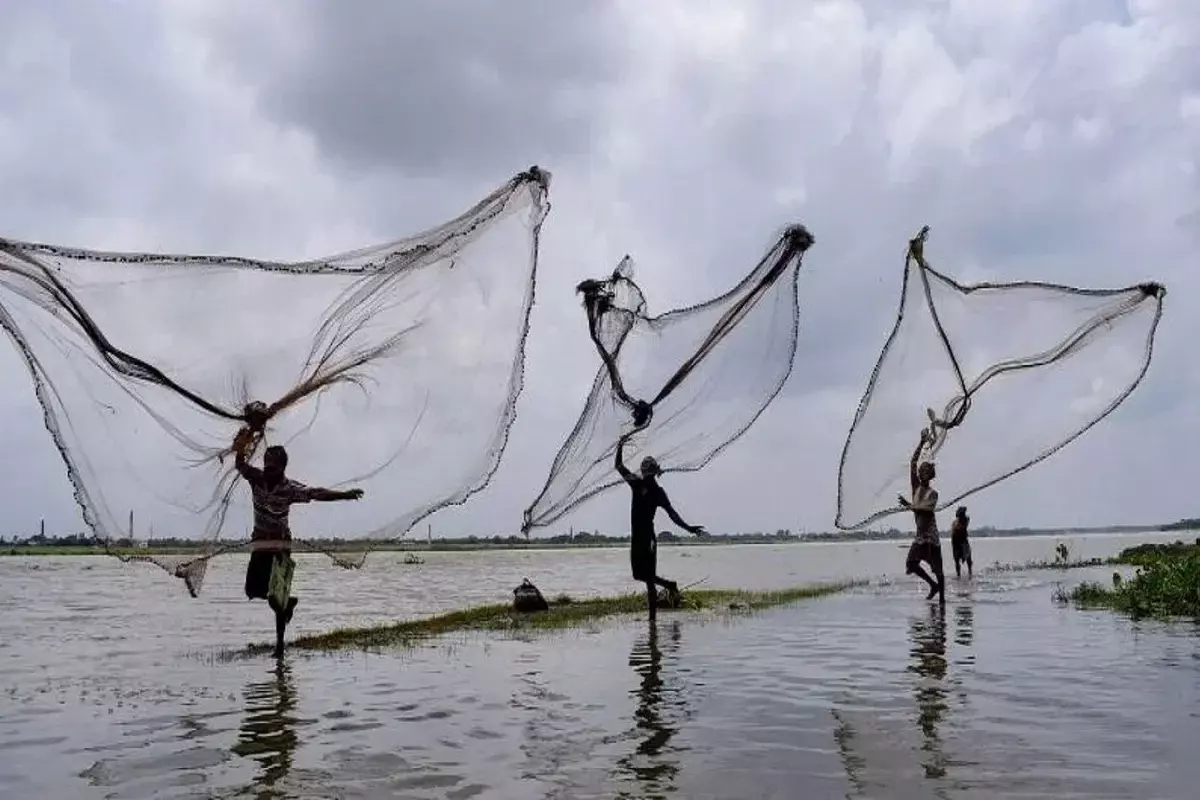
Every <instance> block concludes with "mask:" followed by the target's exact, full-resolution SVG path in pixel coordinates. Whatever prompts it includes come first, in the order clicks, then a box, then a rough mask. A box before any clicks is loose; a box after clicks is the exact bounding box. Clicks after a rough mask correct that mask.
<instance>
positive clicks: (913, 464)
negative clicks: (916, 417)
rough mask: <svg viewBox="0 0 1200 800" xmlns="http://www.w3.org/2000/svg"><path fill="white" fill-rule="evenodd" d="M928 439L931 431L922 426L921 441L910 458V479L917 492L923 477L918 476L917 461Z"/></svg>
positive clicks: (913, 488) (914, 490)
mask: <svg viewBox="0 0 1200 800" xmlns="http://www.w3.org/2000/svg"><path fill="white" fill-rule="evenodd" d="M928 441H929V433H928V431H926V430H925V429H924V428H922V429H921V441H919V442H917V449H915V450H913V453H912V458H910V459H909V460H908V480H909V483H911V484H912V490H913V492H916V491H917V487H918V486H920V485H921V479H920V477H918V476H917V462H918V461H919V460H920V459H921V451H922V450H923V449H925V443H926V442H928Z"/></svg>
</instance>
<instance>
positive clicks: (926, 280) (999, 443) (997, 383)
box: [836, 229, 1166, 530]
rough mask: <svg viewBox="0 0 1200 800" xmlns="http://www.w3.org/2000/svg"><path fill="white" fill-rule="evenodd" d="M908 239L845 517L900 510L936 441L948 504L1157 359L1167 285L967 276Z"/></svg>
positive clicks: (1060, 432)
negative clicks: (967, 280)
mask: <svg viewBox="0 0 1200 800" xmlns="http://www.w3.org/2000/svg"><path fill="white" fill-rule="evenodd" d="M927 234H928V229H924V230H922V231H921V233H920V234H919V235H918V236H917V237H916V238H915V239H913V240H912V241H911V242H910V243H909V252H908V255H907V257H906V259H905V268H904V281H903V286H902V289H901V297H900V310H899V314H898V316H897V319H896V325H895V327H894V328H893V330H892V333H891V335H890V336H889V337H888V340H887V343H886V344H885V345H884V347H883V352H882V353H881V354H880V356H879V360H878V362H877V363H876V365H875V371H874V372H873V373H872V375H871V379H870V382H869V383H868V385H867V390H866V393H865V394H864V395H863V398H862V401H861V402H860V403H859V406H858V412H857V414H856V415H855V418H854V423H853V424H852V426H851V428H850V434H849V436H848V438H847V440H846V445H845V449H844V450H843V452H842V461H841V468H840V471H839V475H838V513H837V521H836V524H837V526H838V527H839V528H842V529H847V530H848V529H852V528H858V527H861V526H863V525H867V524H869V523H871V522H873V521H875V520H878V519H880V518H881V517H883V516H886V515H888V514H892V513H895V512H897V511H901V510H903V509H902V508H901V506H900V505H899V503H898V502H897V495H898V494H903V495H905V496H907V495H908V494H909V492H910V487H909V477H908V461H909V456H910V455H911V453H912V451H913V449H914V448H915V447H916V446H917V443H918V442H919V441H920V437H921V431H922V429H926V430H930V432H931V434H932V441H931V443H930V444H928V445H926V446H925V448H924V449H923V451H922V454H921V456H920V457H921V459H922V460H929V461H936V464H937V467H938V470H937V475H938V477H937V486H938V494H939V502H940V503H941V505H940V506H939V507H938V508H939V510H940V509H943V508H946V507H949V506H953V505H955V504H956V503H958V502H959V501H960V500H962V499H963V498H964V497H966V496H968V495H970V494H973V493H975V492H978V491H979V490H981V489H984V488H986V487H988V486H991V485H993V484H995V483H998V482H1000V481H1002V480H1004V479H1006V478H1008V477H1011V476H1012V475H1015V474H1016V473H1018V472H1020V471H1022V470H1024V469H1027V468H1029V467H1031V466H1033V465H1034V464H1036V463H1038V462H1039V461H1041V460H1043V459H1045V458H1048V457H1049V456H1051V455H1052V454H1054V453H1055V452H1057V451H1058V450H1060V449H1061V448H1063V447H1064V446H1066V445H1067V444H1068V443H1070V442H1071V441H1072V440H1074V439H1075V438H1077V437H1078V436H1080V435H1081V434H1083V433H1084V432H1085V431H1087V430H1088V429H1089V428H1091V427H1092V426H1093V425H1095V424H1096V423H1098V422H1099V421H1100V420H1102V419H1104V418H1105V417H1106V416H1108V415H1109V414H1110V413H1112V412H1113V410H1115V409H1116V408H1117V406H1119V405H1120V404H1121V403H1122V402H1123V401H1124V400H1125V398H1126V397H1128V396H1129V395H1130V394H1131V393H1132V392H1133V390H1134V389H1135V388H1136V387H1137V386H1138V384H1139V383H1140V382H1141V380H1142V377H1143V376H1144V375H1145V374H1146V370H1147V369H1148V368H1149V366H1150V357H1151V353H1152V349H1153V345H1154V334H1155V331H1156V329H1157V327H1158V321H1159V318H1160V317H1161V315H1162V303H1163V298H1164V296H1165V295H1166V290H1165V289H1164V288H1163V287H1162V286H1160V285H1158V284H1154V283H1147V284H1142V285H1138V286H1131V287H1128V288H1125V289H1081V288H1076V287H1071V286H1058V285H1053V284H1047V283H1035V282H1029V281H1023V282H1018V283H1003V284H995V283H980V284H974V285H965V284H960V283H958V282H957V281H955V280H953V279H952V278H949V277H947V276H946V275H944V274H942V273H940V272H938V271H937V270H935V269H933V268H932V267H930V266H929V264H928V263H927V262H926V261H925V258H924V253H923V250H924V243H925V238H926V236H927Z"/></svg>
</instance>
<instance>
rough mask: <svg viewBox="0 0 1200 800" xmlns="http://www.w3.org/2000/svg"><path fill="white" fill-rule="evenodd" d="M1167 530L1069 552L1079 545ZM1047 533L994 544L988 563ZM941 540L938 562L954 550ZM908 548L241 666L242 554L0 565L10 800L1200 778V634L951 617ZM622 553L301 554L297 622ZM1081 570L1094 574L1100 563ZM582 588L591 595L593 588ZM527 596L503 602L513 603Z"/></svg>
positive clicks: (1046, 608)
mask: <svg viewBox="0 0 1200 800" xmlns="http://www.w3.org/2000/svg"><path fill="white" fill-rule="evenodd" d="M1151 538H1156V539H1159V540H1162V539H1164V538H1167V537H1161V536H1159V537H1149V536H1147V537H1124V536H1122V537H1116V536H1095V537H1075V538H1071V539H1068V541H1069V543H1070V544H1071V547H1072V554H1073V555H1074V556H1078V557H1089V556H1093V555H1105V554H1112V553H1115V552H1116V551H1117V550H1119V549H1120V548H1121V547H1124V546H1128V545H1129V544H1131V543H1133V542H1136V541H1144V540H1147V539H1151ZM1056 541H1057V540H1051V539H1012V540H979V541H977V542H976V543H975V545H974V547H975V552H976V558H977V568H980V567H986V565H987V564H988V563H989V562H995V561H1000V562H1013V561H1026V560H1030V559H1046V558H1049V557H1051V555H1052V551H1053V546H1054V544H1055V543H1056ZM946 549H947V552H948V548H946ZM903 556H904V552H903V550H902V549H900V547H899V546H898V545H897V543H854V544H839V545H812V546H809V545H803V546H798V545H788V546H779V547H766V546H746V547H717V548H664V550H663V551H662V553H661V555H660V561H661V562H662V565H663V571H665V572H666V573H667V574H669V575H672V576H676V577H678V579H679V580H680V582H681V583H688V582H691V581H695V580H700V579H702V578H707V581H706V584H705V585H706V586H737V587H762V588H770V587H782V586H789V585H794V584H797V583H806V582H810V581H820V580H829V579H836V578H845V577H852V576H861V577H867V578H871V579H872V583H871V585H870V586H868V587H865V588H863V589H861V590H855V591H853V592H850V593H847V594H844V595H839V596H834V597H828V598H823V599H820V600H814V601H809V602H806V603H801V604H798V605H795V606H792V607H788V608H781V609H775V610H771V611H768V612H764V613H762V614H758V615H754V616H751V617H745V618H738V619H736V620H733V621H728V622H714V621H711V620H709V621H706V620H703V619H699V618H696V617H693V616H689V615H687V614H666V613H664V614H663V615H662V616H660V619H659V621H658V624H657V626H655V627H654V628H651V627H650V626H649V625H648V623H647V621H646V620H645V619H644V618H640V619H624V620H617V621H609V622H603V623H597V624H596V625H594V626H591V627H589V628H586V629H583V630H578V631H571V632H566V633H561V634H554V635H549V636H546V635H539V636H531V637H525V638H503V637H498V636H456V637H449V638H447V639H443V640H439V641H437V642H433V643H430V644H428V645H426V646H423V647H421V648H419V649H416V650H404V651H393V652H384V653H379V654H370V655H367V654H344V655H338V656H326V655H323V656H312V657H302V656H299V655H298V654H293V655H292V656H290V657H289V659H288V660H287V661H286V662H285V664H284V665H283V667H282V668H278V669H277V668H276V667H275V665H274V664H273V663H272V662H270V661H268V660H253V661H240V662H233V663H225V662H223V661H220V660H218V659H217V658H216V657H215V654H216V653H217V652H218V651H220V650H221V649H224V648H227V647H237V646H240V645H242V644H245V643H246V642H248V641H261V640H263V639H265V638H267V637H268V635H269V632H270V631H269V622H270V620H269V618H266V615H265V614H264V610H263V609H262V608H261V604H256V603H248V602H246V601H244V600H241V599H239V589H240V581H241V569H242V566H243V565H242V561H241V560H238V559H234V558H230V559H228V560H226V561H223V562H218V563H216V564H214V566H213V568H212V569H210V571H209V576H208V582H207V583H206V586H205V595H203V596H202V597H201V598H200V599H199V600H195V601H191V600H188V599H186V597H182V598H181V597H180V594H181V587H179V586H178V585H177V583H178V582H177V581H175V580H174V579H172V578H170V577H168V576H166V575H165V574H162V573H159V571H157V570H155V569H153V568H150V567H145V566H137V565H132V566H127V565H121V564H119V563H116V562H114V561H112V560H109V559H103V558H62V559H58V558H54V559H50V558H43V559H15V558H4V559H0V609H3V611H2V612H0V797H6V798H7V797H14V798H15V797H54V798H72V797H114V798H125V797H236V796H246V797H312V798H329V797H339V798H343V797H344V798H349V797H439V798H440V797H452V798H467V797H496V798H517V799H519V798H535V797H564V798H587V797H620V796H626V797H672V796H677V797H688V798H692V797H713V798H739V799H741V798H758V797H762V798H776V797H778V798H792V797H805V798H823V797H847V796H850V797H912V798H927V797H1079V798H1085V797H1086V798H1103V797H1113V798H1116V797H1123V798H1125V797H1138V798H1187V797H1192V796H1193V794H1192V792H1193V787H1194V786H1195V785H1196V784H1197V783H1198V782H1200V760H1198V759H1196V758H1195V757H1194V754H1193V752H1192V750H1193V746H1192V745H1193V743H1194V741H1195V740H1196V738H1197V735H1198V734H1200V720H1198V719H1197V712H1196V711H1195V709H1197V708H1200V703H1198V702H1197V701H1198V700H1200V635H1198V634H1197V632H1195V631H1194V630H1193V628H1192V626H1191V625H1187V624H1176V625H1161V624H1134V623H1131V622H1129V621H1127V620H1124V619H1121V618H1119V617H1117V616H1114V615H1111V614H1108V613H1103V612H1095V613H1083V612H1079V611H1075V610H1071V609H1066V608H1059V607H1056V606H1055V605H1053V603H1052V602H1051V593H1052V591H1053V588H1054V586H1055V584H1056V583H1057V582H1058V581H1062V580H1065V581H1067V582H1068V583H1070V582H1075V581H1078V580H1081V579H1084V578H1087V577H1093V578H1096V577H1098V578H1100V579H1106V578H1107V575H1108V574H1109V572H1110V570H1094V571H1084V570H1076V571H1072V572H1069V573H1066V574H1065V575H1064V574H1062V573H1056V572H988V571H987V570H986V569H980V574H978V575H977V576H976V578H975V580H974V581H972V582H967V581H961V582H955V581H953V579H951V584H952V585H951V588H950V591H949V593H948V594H949V596H948V603H947V606H946V608H945V610H944V612H943V611H941V610H940V609H939V608H938V607H937V606H936V605H935V604H930V603H926V602H925V601H924V600H923V597H924V593H923V592H922V591H921V590H920V587H919V586H917V585H916V584H915V582H914V581H912V580H911V579H906V578H904V577H903V575H902V574H901V573H902V571H903V563H902V562H903ZM625 559H626V556H625V554H624V553H623V552H621V551H619V550H599V551H597V550H592V551H542V552H525V553H512V552H510V553H463V554H431V555H429V556H428V557H427V563H425V564H423V565H420V566H406V565H403V564H401V563H400V560H401V559H400V557H399V556H396V555H382V556H379V557H377V558H374V559H373V560H371V561H368V567H367V569H365V570H364V571H362V572H358V573H346V572H343V571H341V570H338V569H336V568H334V567H332V566H330V565H329V563H328V562H327V561H325V560H324V559H323V558H321V557H314V558H311V559H308V558H305V559H304V560H302V562H301V570H299V571H298V579H297V593H298V594H299V595H300V596H301V598H302V599H301V606H300V608H299V609H298V611H297V616H296V622H295V627H296V629H297V632H304V631H314V630H325V629H328V628H330V627H334V626H339V625H346V624H362V623H368V622H372V621H383V620H389V619H395V618H397V617H410V616H416V615H421V614H428V613H434V612H436V611H439V610H444V609H447V608H454V607H462V606H465V605H470V604H473V603H478V602H492V601H495V600H497V599H502V598H503V597H504V596H506V595H509V593H510V592H511V588H512V586H514V585H515V584H516V583H518V582H519V581H520V578H521V577H524V576H526V575H527V576H529V577H530V578H531V579H533V580H534V581H535V582H536V583H538V584H539V585H540V586H541V587H542V589H543V591H544V592H546V593H547V594H557V593H559V592H569V593H571V594H573V595H576V596H582V595H585V594H589V593H609V592H613V591H621V590H625V589H628V588H632V587H630V586H629V584H628V583H627V581H626V575H627V569H628V567H627V563H626V561H625ZM1089 573H1090V574H1089ZM581 587H586V589H582V588H581ZM509 596H511V595H509Z"/></svg>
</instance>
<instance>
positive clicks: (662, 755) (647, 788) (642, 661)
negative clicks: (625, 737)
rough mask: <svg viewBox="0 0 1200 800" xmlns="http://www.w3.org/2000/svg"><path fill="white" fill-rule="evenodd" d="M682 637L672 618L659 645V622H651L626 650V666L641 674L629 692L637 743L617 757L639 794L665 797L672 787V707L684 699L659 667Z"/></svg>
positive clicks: (674, 773)
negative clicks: (626, 754)
mask: <svg viewBox="0 0 1200 800" xmlns="http://www.w3.org/2000/svg"><path fill="white" fill-rule="evenodd" d="M681 638H682V636H681V631H680V626H679V623H678V622H671V623H670V624H669V625H668V626H667V630H666V639H665V641H664V642H662V644H661V647H660V643H659V634H658V626H657V624H656V623H654V622H651V623H650V627H649V630H648V632H647V634H646V635H645V636H639V637H638V638H637V639H635V640H634V643H633V649H632V650H631V651H630V653H629V666H631V667H633V671H634V672H635V673H636V674H637V675H638V676H640V678H641V681H640V683H639V684H638V687H637V688H636V689H635V690H634V691H633V692H632V694H633V696H634V697H635V698H636V700H637V707H636V708H635V710H634V714H633V716H634V720H635V730H636V734H637V738H638V745H637V748H636V750H635V752H634V753H632V754H630V755H628V756H625V757H624V758H622V759H621V760H620V762H619V768H620V770H621V772H623V773H625V774H627V775H630V776H632V777H633V778H635V779H636V780H637V781H638V782H639V783H640V784H641V787H640V793H639V794H638V795H637V796H639V797H665V796H667V795H670V794H672V793H673V792H674V790H675V778H676V776H677V775H678V774H679V763H678V761H677V759H675V758H671V757H669V755H670V753H671V750H670V749H669V748H668V747H667V745H668V744H669V743H670V741H671V738H672V737H673V736H674V735H675V734H676V733H677V728H676V727H675V726H674V725H673V724H672V720H671V717H672V716H674V715H673V714H671V711H672V710H674V709H675V707H678V706H681V705H683V703H684V701H683V699H682V697H681V696H680V695H679V689H678V687H675V688H672V687H669V686H667V685H666V682H665V681H664V680H663V676H662V669H663V660H664V658H663V657H664V655H668V656H671V655H674V654H675V653H677V652H678V650H679V644H680V640H681Z"/></svg>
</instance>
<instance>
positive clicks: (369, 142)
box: [215, 0, 626, 179]
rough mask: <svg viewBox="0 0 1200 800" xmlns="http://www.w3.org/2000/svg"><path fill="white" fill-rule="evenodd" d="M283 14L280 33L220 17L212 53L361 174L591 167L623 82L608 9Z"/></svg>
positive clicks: (432, 2) (322, 9)
mask: <svg viewBox="0 0 1200 800" xmlns="http://www.w3.org/2000/svg"><path fill="white" fill-rule="evenodd" d="M276 8H279V7H278V6H277V7H276ZM281 13H282V14H283V15H284V16H285V17H286V19H285V20H283V21H279V22H278V27H277V28H276V29H275V30H270V29H267V28H268V27H269V26H270V23H262V24H246V22H247V20H254V19H261V17H260V16H259V12H258V11H257V10H253V9H246V10H244V11H243V10H241V9H239V10H238V11H237V12H236V13H235V14H233V15H232V17H231V18H229V19H222V20H220V21H219V23H218V24H217V25H216V26H215V30H216V31H218V32H219V33H220V34H221V36H220V38H219V39H218V40H217V48H218V52H219V53H220V55H221V57H222V59H224V60H226V61H227V62H228V63H229V64H230V65H232V67H233V68H234V69H235V70H236V71H237V73H238V75H239V76H240V77H241V79H242V80H243V81H245V82H247V83H249V84H251V85H254V86H255V87H256V88H257V89H258V91H259V97H260V102H261V104H262V108H263V110H264V111H265V112H266V113H267V114H269V115H270V116H271V117H272V118H274V119H276V120H278V121H280V122H282V123H285V124H290V125H297V126H301V127H303V128H305V129H307V130H309V131H311V132H312V133H313V134H314V135H315V136H316V138H317V141H318V142H319V144H320V148H321V151H322V152H323V153H324V154H325V155H326V156H328V157H329V158H330V159H332V160H334V161H339V162H343V163H346V164H348V165H350V166H352V167H354V168H356V169H363V170H371V169H377V168H379V167H381V166H382V167H395V168H399V169H401V170H403V171H404V172H405V173H407V174H410V175H420V176H437V177H439V178H441V179H445V178H452V179H453V178H455V177H462V176H468V177H474V176H476V175H478V174H479V173H480V172H484V173H486V174H488V175H492V174H496V175H500V174H503V173H504V172H505V171H509V172H511V171H515V170H517V169H520V168H522V167H524V166H528V164H532V163H541V164H544V165H546V166H551V165H553V164H554V163H556V162H558V161H561V160H564V159H575V158H579V159H587V158H589V156H590V152H591V150H592V148H593V147H594V145H595V144H596V141H597V134H598V127H599V123H600V117H599V114H600V113H601V111H602V108H601V107H602V105H603V97H604V94H605V92H606V91H608V90H609V89H610V88H611V87H612V86H614V85H615V84H616V83H617V82H618V81H620V80H622V79H624V78H625V77H626V75H625V70H624V59H623V57H622V50H621V41H620V31H619V26H618V24H617V21H616V19H615V16H614V14H613V12H612V9H611V6H610V4H609V3H605V2H600V0H584V1H583V2H569V3H561V2H553V1H552V0H539V1H538V2H529V3H506V2H500V1H499V0H470V1H469V2H445V0H416V1H414V2H404V3H387V4H378V3H376V4H359V3H330V2H317V1H316V0H305V1H304V2H297V3H291V4H289V5H288V6H287V7H286V11H282V12H281ZM497 170H499V171H498V172H497Z"/></svg>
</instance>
